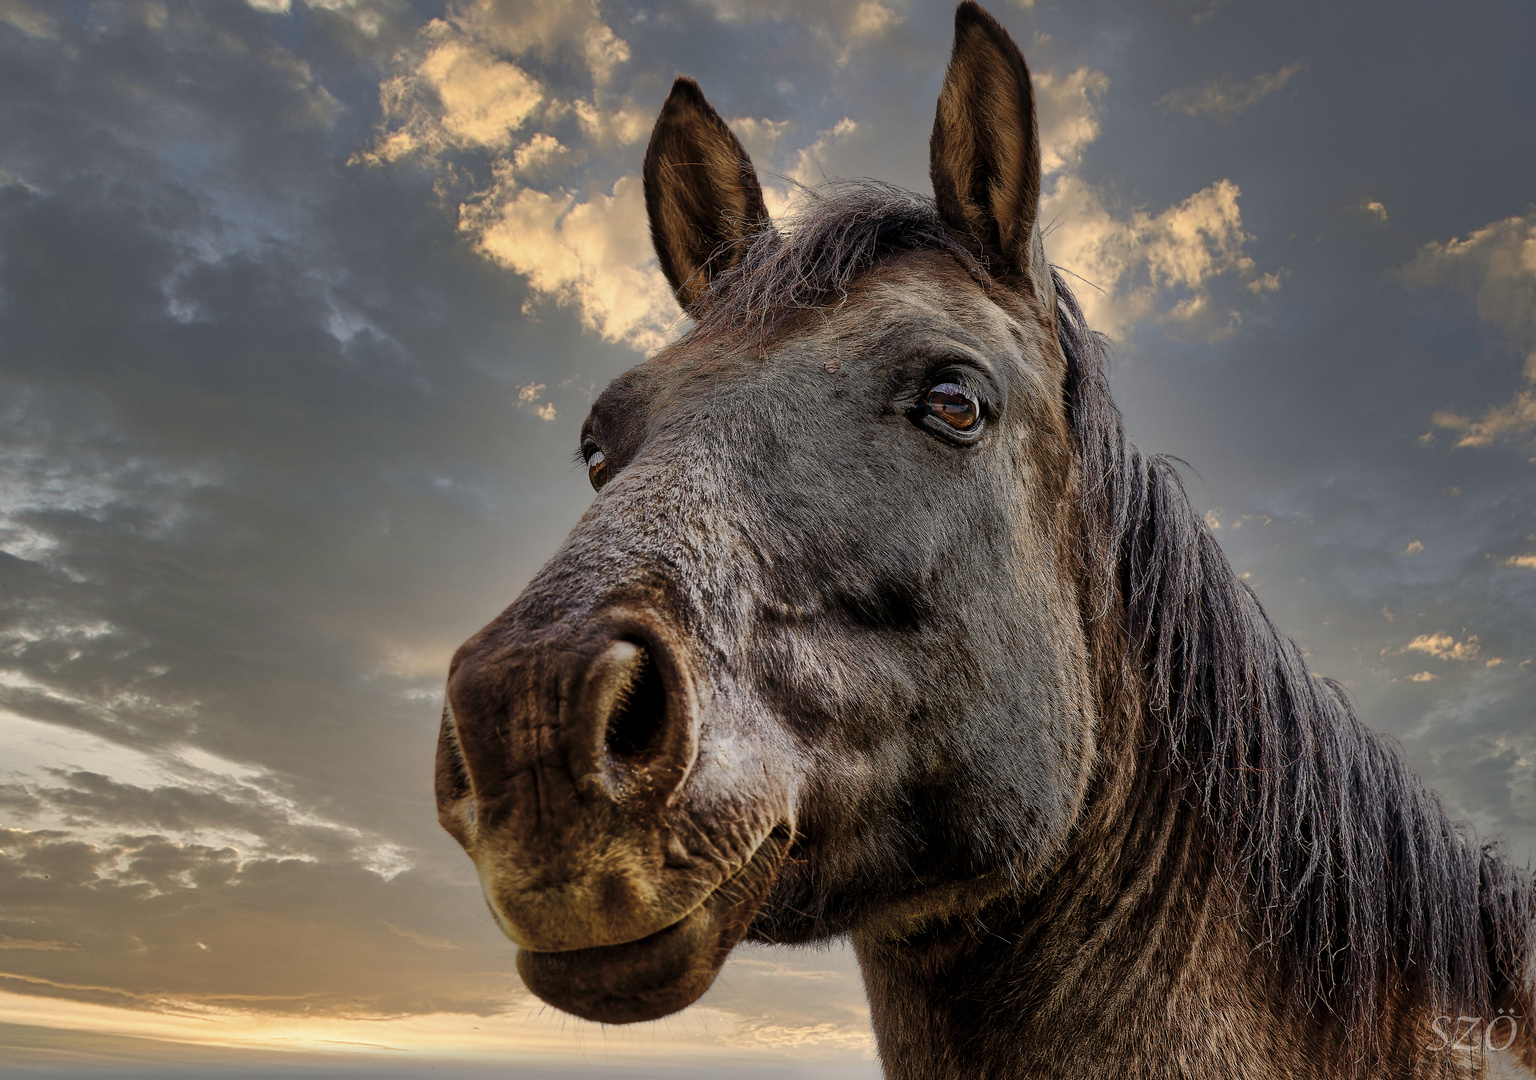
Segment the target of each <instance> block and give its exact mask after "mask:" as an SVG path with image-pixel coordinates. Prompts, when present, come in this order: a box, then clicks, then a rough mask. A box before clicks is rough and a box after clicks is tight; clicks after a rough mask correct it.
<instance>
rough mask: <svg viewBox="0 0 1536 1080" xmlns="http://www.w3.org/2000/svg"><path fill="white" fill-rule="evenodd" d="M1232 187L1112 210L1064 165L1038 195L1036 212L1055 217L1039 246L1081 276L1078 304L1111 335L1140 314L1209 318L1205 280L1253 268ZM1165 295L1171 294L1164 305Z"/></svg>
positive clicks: (1225, 182) (1188, 319) (1221, 186)
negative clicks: (1150, 208)
mask: <svg viewBox="0 0 1536 1080" xmlns="http://www.w3.org/2000/svg"><path fill="white" fill-rule="evenodd" d="M1239 194H1240V192H1239V190H1238V187H1237V185H1236V184H1234V183H1232V182H1231V181H1230V180H1220V181H1217V182H1216V183H1215V184H1212V185H1211V186H1210V187H1207V188H1203V189H1201V190H1200V191H1197V192H1195V193H1194V194H1193V195H1191V196H1189V197H1188V198H1187V199H1185V200H1184V201H1183V202H1180V203H1178V204H1176V205H1174V206H1170V207H1168V208H1166V209H1164V210H1162V211H1159V212H1158V213H1155V214H1153V213H1149V212H1147V211H1145V210H1135V211H1132V213H1131V214H1130V216H1129V217H1118V216H1116V215H1115V214H1113V213H1112V212H1111V211H1110V209H1109V208H1108V207H1107V206H1106V204H1105V202H1104V200H1103V198H1102V197H1101V196H1100V194H1099V192H1098V191H1097V190H1096V189H1094V188H1093V187H1092V186H1091V185H1089V184H1087V183H1086V182H1084V181H1083V180H1081V179H1080V178H1079V177H1077V176H1076V175H1074V174H1071V173H1068V174H1066V175H1063V176H1062V177H1061V178H1060V179H1059V180H1058V181H1057V183H1056V186H1055V188H1054V189H1053V190H1051V191H1050V192H1049V193H1048V194H1047V195H1046V197H1045V198H1044V199H1043V200H1042V202H1041V207H1042V209H1041V218H1042V220H1045V221H1054V222H1055V223H1056V224H1055V227H1054V228H1052V229H1051V231H1050V233H1049V234H1048V235H1047V237H1046V242H1045V243H1046V254H1047V255H1048V256H1050V258H1051V261H1052V262H1054V263H1057V264H1058V265H1060V266H1061V267H1062V268H1063V269H1065V270H1067V271H1069V272H1070V273H1071V274H1073V275H1075V276H1077V277H1079V278H1081V279H1083V281H1084V282H1086V283H1087V287H1084V288H1081V289H1079V290H1077V293H1078V299H1079V300H1080V301H1081V302H1082V305H1083V311H1084V313H1085V314H1086V315H1087V317H1088V321H1089V324H1090V325H1092V326H1093V327H1094V328H1095V329H1097V330H1100V331H1102V332H1103V333H1106V334H1108V335H1109V336H1111V337H1121V336H1123V335H1124V334H1125V332H1126V331H1127V329H1128V328H1129V327H1130V325H1131V324H1132V323H1133V322H1135V321H1136V320H1138V319H1143V318H1156V319H1159V320H1163V321H1173V322H1186V323H1196V322H1200V321H1209V320H1210V319H1212V318H1213V316H1214V313H1213V312H1212V311H1211V309H1210V291H1209V286H1210V283H1211V282H1212V281H1213V280H1214V279H1215V278H1217V277H1220V276H1222V275H1224V274H1237V275H1240V276H1249V275H1252V274H1253V273H1254V263H1253V260H1252V259H1251V258H1249V257H1248V256H1247V255H1246V254H1245V253H1244V251H1243V245H1244V244H1245V243H1246V242H1247V241H1248V239H1249V237H1248V235H1247V234H1246V233H1245V232H1243V227H1242V225H1243V222H1242V213H1241V211H1240V210H1239V208H1238V196H1239ZM1167 297H1175V298H1176V299H1175V300H1174V302H1173V303H1172V304H1171V305H1168V304H1166V300H1165V298H1167Z"/></svg>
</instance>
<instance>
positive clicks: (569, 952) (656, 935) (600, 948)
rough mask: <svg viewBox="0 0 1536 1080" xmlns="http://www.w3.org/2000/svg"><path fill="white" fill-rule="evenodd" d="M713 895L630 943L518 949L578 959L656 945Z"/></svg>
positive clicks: (537, 953)
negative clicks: (615, 950) (650, 943)
mask: <svg viewBox="0 0 1536 1080" xmlns="http://www.w3.org/2000/svg"><path fill="white" fill-rule="evenodd" d="M713 895H714V894H713V893H711V894H710V896H706V897H705V898H704V899H703V900H702V901H700V902H699V903H698V905H697V906H695V907H693V908H690V909H689V911H688V914H687V915H684V916H683V917H682V918H680V919H678V920H677V921H676V922H670V923H668V924H667V925H666V926H663V927H662V928H661V929H660V930H655V931H652V932H651V933H649V934H644V935H642V936H640V937H637V938H631V939H630V940H628V941H614V942H610V943H609V944H607V945H582V946H578V947H577V948H574V949H530V948H529V947H528V946H526V945H519V946H518V949H519V950H520V951H522V952H525V953H533V954H534V955H536V956H569V957H578V956H597V955H598V954H601V953H605V952H609V951H611V950H613V949H625V948H628V947H630V946H632V945H645V944H646V943H647V942H652V943H654V942H657V941H659V940H660V939H661V938H662V936H663V935H664V934H669V933H671V932H672V931H674V930H676V929H677V928H678V927H680V926H682V925H683V923H685V922H687V921H688V919H689V918H690V917H691V916H692V915H693V913H694V912H696V911H698V910H699V908H701V907H703V906H704V905H705V904H707V903H709V901H710V897H712V896H713Z"/></svg>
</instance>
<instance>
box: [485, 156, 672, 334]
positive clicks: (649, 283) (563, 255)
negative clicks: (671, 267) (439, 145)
mask: <svg viewBox="0 0 1536 1080" xmlns="http://www.w3.org/2000/svg"><path fill="white" fill-rule="evenodd" d="M459 227H460V229H461V230H462V231H463V232H464V233H465V234H466V235H468V236H470V237H471V238H473V241H474V244H475V248H476V249H477V250H478V251H480V253H481V254H483V255H485V256H486V257H487V258H489V259H491V260H493V261H495V262H497V263H499V264H500V265H502V266H505V267H507V268H508V269H511V270H515V271H517V272H518V273H519V274H522V275H523V276H524V277H525V278H526V279H527V280H528V284H529V285H530V286H531V287H532V288H533V289H534V291H535V292H536V293H537V294H539V295H540V296H542V297H544V298H545V299H547V300H550V301H552V302H554V303H557V304H563V305H568V306H571V307H574V308H576V309H577V310H578V311H579V312H580V314H581V322H582V325H583V326H585V327H586V328H587V329H588V330H591V331H593V332H595V333H597V334H598V335H599V336H600V337H602V338H603V339H604V340H606V341H618V342H624V343H625V344H628V345H631V346H633V347H634V348H636V349H639V350H641V351H643V352H648V351H652V350H655V349H659V348H660V347H661V346H662V345H664V344H666V342H667V341H668V340H669V338H670V337H671V335H672V333H673V332H674V327H675V324H676V323H677V322H678V319H679V314H678V310H677V303H676V301H675V300H674V299H673V298H672V291H671V289H670V288H669V287H668V285H667V282H666V279H665V278H664V277H663V276H662V274H661V270H660V268H659V267H658V266H657V265H656V263H655V259H654V258H653V256H652V253H651V239H650V231H649V228H648V227H647V225H646V216H645V194H644V189H643V187H642V185H641V182H640V177H638V176H625V177H621V178H620V179H619V180H618V182H617V183H615V184H614V186H613V191H612V193H611V194H608V195H603V194H598V195H595V196H593V197H592V198H591V199H588V200H585V201H583V200H580V199H578V198H577V197H576V196H575V195H572V194H567V193H560V194H555V195H548V194H545V193H544V192H542V191H536V190H534V189H532V188H520V187H518V186H517V185H516V184H515V183H514V182H510V181H509V182H507V183H504V184H500V185H498V186H497V187H496V188H494V189H493V190H492V191H491V192H489V193H487V194H486V195H485V196H483V197H482V198H480V199H479V200H477V201H475V202H472V203H466V204H464V206H463V207H461V217H460V223H459ZM528 310H529V311H530V312H532V311H534V310H536V308H533V307H530V308H529V309H528Z"/></svg>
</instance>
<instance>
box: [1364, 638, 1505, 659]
mask: <svg viewBox="0 0 1536 1080" xmlns="http://www.w3.org/2000/svg"><path fill="white" fill-rule="evenodd" d="M1481 651H1482V646H1481V645H1479V644H1478V641H1477V635H1476V634H1471V635H1469V636H1468V637H1467V639H1466V640H1465V641H1457V640H1456V639H1455V638H1454V637H1452V636H1451V635H1450V634H1420V635H1418V636H1417V637H1415V638H1414V639H1413V640H1412V641H1410V642H1408V644H1406V645H1404V646H1403V647H1402V648H1399V649H1382V650H1381V654H1382V655H1383V656H1391V655H1400V654H1402V653H1410V652H1417V653H1427V654H1428V655H1430V656H1433V657H1435V658H1437V659H1439V660H1473V659H1476V657H1477V654H1478V653H1479V652H1481Z"/></svg>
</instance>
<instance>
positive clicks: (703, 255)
mask: <svg viewBox="0 0 1536 1080" xmlns="http://www.w3.org/2000/svg"><path fill="white" fill-rule="evenodd" d="M644 172H645V212H646V215H647V216H648V217H649V218H650V220H651V243H653V244H654V245H655V247H656V257H657V258H658V259H659V260H661V272H662V273H663V274H666V275H667V281H668V282H670V283H671V285H672V291H673V292H674V293H676V294H677V302H678V303H679V304H681V305H683V310H684V311H687V312H689V313H690V314H692V313H693V311H694V306H695V305H696V304H697V303H698V300H699V298H700V297H701V296H703V294H704V291H705V290H706V289H707V288H709V283H710V281H712V280H713V279H714V278H715V277H716V276H717V275H718V274H719V273H720V272H721V271H723V270H727V269H729V268H730V267H732V266H734V265H735V263H736V261H737V260H738V259H739V258H740V257H741V249H742V244H741V243H740V241H741V240H742V239H743V238H744V237H747V236H750V235H752V234H753V233H755V232H757V231H759V230H760V229H763V228H765V227H766V226H767V225H768V208H767V207H766V206H764V205H763V189H762V188H761V187H760V186H758V182H757V173H756V172H755V171H753V169H752V162H751V160H750V159H749V158H748V157H747V152H746V150H744V149H742V145H741V143H740V142H739V141H738V140H737V138H736V136H735V135H733V134H731V129H730V128H728V127H726V125H725V121H724V120H722V119H720V114H719V113H717V112H715V110H714V109H713V108H711V107H710V104H709V102H707V101H705V100H704V94H703V93H702V92H701V91H700V90H699V84H698V83H696V82H694V81H693V80H692V79H686V78H684V79H678V80H677V81H676V82H675V83H673V84H672V93H671V94H669V95H668V96H667V103H666V104H665V105H663V106H662V107H661V115H660V116H659V117H657V118H656V128H655V130H654V131H652V132H651V143H650V145H649V146H648V147H646V150H645V169H644Z"/></svg>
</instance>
